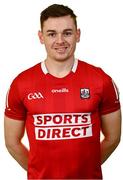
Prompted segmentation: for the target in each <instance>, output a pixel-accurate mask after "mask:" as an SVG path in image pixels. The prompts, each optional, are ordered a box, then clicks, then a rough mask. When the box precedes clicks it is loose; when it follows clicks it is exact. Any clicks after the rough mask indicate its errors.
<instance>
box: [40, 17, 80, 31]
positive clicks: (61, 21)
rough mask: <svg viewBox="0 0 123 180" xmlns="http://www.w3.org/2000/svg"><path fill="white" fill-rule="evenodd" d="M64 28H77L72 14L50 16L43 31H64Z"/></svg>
mask: <svg viewBox="0 0 123 180" xmlns="http://www.w3.org/2000/svg"><path fill="white" fill-rule="evenodd" d="M64 29H76V27H75V24H74V20H73V18H72V17H71V16H69V15H68V16H63V17H55V18H54V17H50V18H48V19H47V20H46V21H44V24H43V31H47V30H56V31H59V30H60V31H62V30H64Z"/></svg>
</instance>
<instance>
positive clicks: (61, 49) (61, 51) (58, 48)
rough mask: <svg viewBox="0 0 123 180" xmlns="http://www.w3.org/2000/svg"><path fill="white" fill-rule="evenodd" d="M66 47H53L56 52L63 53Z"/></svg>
mask: <svg viewBox="0 0 123 180" xmlns="http://www.w3.org/2000/svg"><path fill="white" fill-rule="evenodd" d="M67 48H68V47H56V48H54V49H55V50H56V52H58V53H65V52H66V49H67Z"/></svg>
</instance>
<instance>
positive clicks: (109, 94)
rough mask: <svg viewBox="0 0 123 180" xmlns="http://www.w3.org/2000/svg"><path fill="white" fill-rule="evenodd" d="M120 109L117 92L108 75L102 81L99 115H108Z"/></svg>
mask: <svg viewBox="0 0 123 180" xmlns="http://www.w3.org/2000/svg"><path fill="white" fill-rule="evenodd" d="M118 109H120V101H119V91H118V88H117V86H116V84H115V83H114V81H113V80H112V78H111V77H109V76H108V75H107V76H106V77H105V78H104V79H103V93H102V101H101V103H100V113H101V114H102V115H104V114H108V113H111V112H114V111H117V110H118Z"/></svg>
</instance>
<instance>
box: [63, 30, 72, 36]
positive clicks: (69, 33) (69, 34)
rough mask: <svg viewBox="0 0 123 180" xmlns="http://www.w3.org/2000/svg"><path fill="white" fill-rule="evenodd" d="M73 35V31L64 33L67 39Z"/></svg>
mask: <svg viewBox="0 0 123 180" xmlns="http://www.w3.org/2000/svg"><path fill="white" fill-rule="evenodd" d="M71 35H72V32H71V31H66V32H64V36H65V37H68V36H71Z"/></svg>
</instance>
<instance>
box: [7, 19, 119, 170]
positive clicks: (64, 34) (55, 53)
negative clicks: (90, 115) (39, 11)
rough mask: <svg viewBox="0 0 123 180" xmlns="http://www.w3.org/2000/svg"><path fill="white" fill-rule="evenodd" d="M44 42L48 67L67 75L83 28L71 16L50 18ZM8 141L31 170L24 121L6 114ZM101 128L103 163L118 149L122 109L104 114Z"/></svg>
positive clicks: (58, 74) (41, 34)
mask: <svg viewBox="0 0 123 180" xmlns="http://www.w3.org/2000/svg"><path fill="white" fill-rule="evenodd" d="M38 36H39V39H40V42H41V44H44V45H45V48H46V52H47V58H46V60H45V64H46V67H47V69H48V71H49V73H50V74H52V75H53V76H56V77H59V78H61V77H64V76H66V75H67V74H68V73H69V72H70V70H71V68H72V66H73V63H74V52H75V48H76V43H77V42H79V40H80V30H79V29H76V27H75V24H74V21H73V19H72V18H71V17H70V16H65V17H59V18H49V19H48V20H46V21H45V22H44V26H43V29H42V31H39V32H38ZM4 128H5V144H6V147H7V149H8V151H9V153H10V154H11V155H12V156H13V158H14V159H15V160H16V161H17V162H18V163H19V164H20V165H21V166H22V167H23V168H24V169H25V170H27V163H28V153H29V151H28V149H27V148H26V147H25V146H24V145H23V144H22V142H21V141H22V138H23V135H24V131H25V123H24V120H23V121H19V120H15V119H11V118H8V117H6V116H5V118H4ZM101 130H102V133H103V135H104V139H103V140H102V142H101V163H102V164H103V163H104V162H105V161H106V160H107V159H108V157H109V156H110V155H111V154H112V152H113V151H114V150H115V148H116V147H117V145H118V144H119V142H120V136H121V111H120V110H118V111H115V112H113V113H110V114H106V115H103V116H102V117H101Z"/></svg>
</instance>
